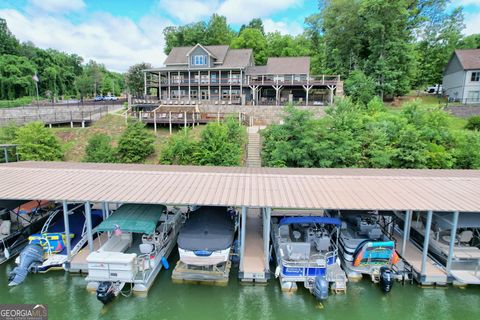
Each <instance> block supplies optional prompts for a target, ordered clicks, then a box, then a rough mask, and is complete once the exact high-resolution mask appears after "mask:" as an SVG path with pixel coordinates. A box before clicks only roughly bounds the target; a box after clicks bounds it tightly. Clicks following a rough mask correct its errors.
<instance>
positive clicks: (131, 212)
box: [97, 204, 167, 234]
mask: <svg viewBox="0 0 480 320" xmlns="http://www.w3.org/2000/svg"><path fill="white" fill-rule="evenodd" d="M166 209H167V207H166V206H164V205H151V204H124V205H122V206H121V207H120V208H118V209H117V210H116V211H115V212H114V213H113V214H112V215H111V216H110V217H108V218H107V219H106V220H105V221H103V222H102V223H101V224H100V225H99V226H98V227H97V231H115V230H116V229H118V228H120V230H121V231H124V232H134V233H145V234H153V233H154V232H155V228H156V226H157V222H158V221H159V220H160V217H161V216H162V214H163V213H164V212H166Z"/></svg>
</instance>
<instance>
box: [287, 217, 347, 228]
mask: <svg viewBox="0 0 480 320" xmlns="http://www.w3.org/2000/svg"><path fill="white" fill-rule="evenodd" d="M297 223H298V224H302V223H321V224H334V225H337V226H341V225H342V221H341V220H340V219H338V218H331V217H287V218H282V219H281V220H280V225H284V224H297Z"/></svg>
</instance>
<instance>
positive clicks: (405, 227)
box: [401, 210, 412, 257]
mask: <svg viewBox="0 0 480 320" xmlns="http://www.w3.org/2000/svg"><path fill="white" fill-rule="evenodd" d="M411 223H412V210H407V212H405V221H404V223H403V243H402V251H401V254H402V257H404V256H405V250H406V247H407V241H409V238H410V224H411Z"/></svg>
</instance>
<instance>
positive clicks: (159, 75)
mask: <svg viewBox="0 0 480 320" xmlns="http://www.w3.org/2000/svg"><path fill="white" fill-rule="evenodd" d="M158 100H162V73H161V72H158Z"/></svg>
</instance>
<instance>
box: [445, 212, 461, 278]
mask: <svg viewBox="0 0 480 320" xmlns="http://www.w3.org/2000/svg"><path fill="white" fill-rule="evenodd" d="M458 215H459V212H458V211H455V212H454V213H453V221H452V229H451V230H450V246H449V248H448V258H447V276H448V275H450V271H451V269H452V259H453V255H454V252H453V248H454V246H455V237H456V236H457V226H458Z"/></svg>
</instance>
